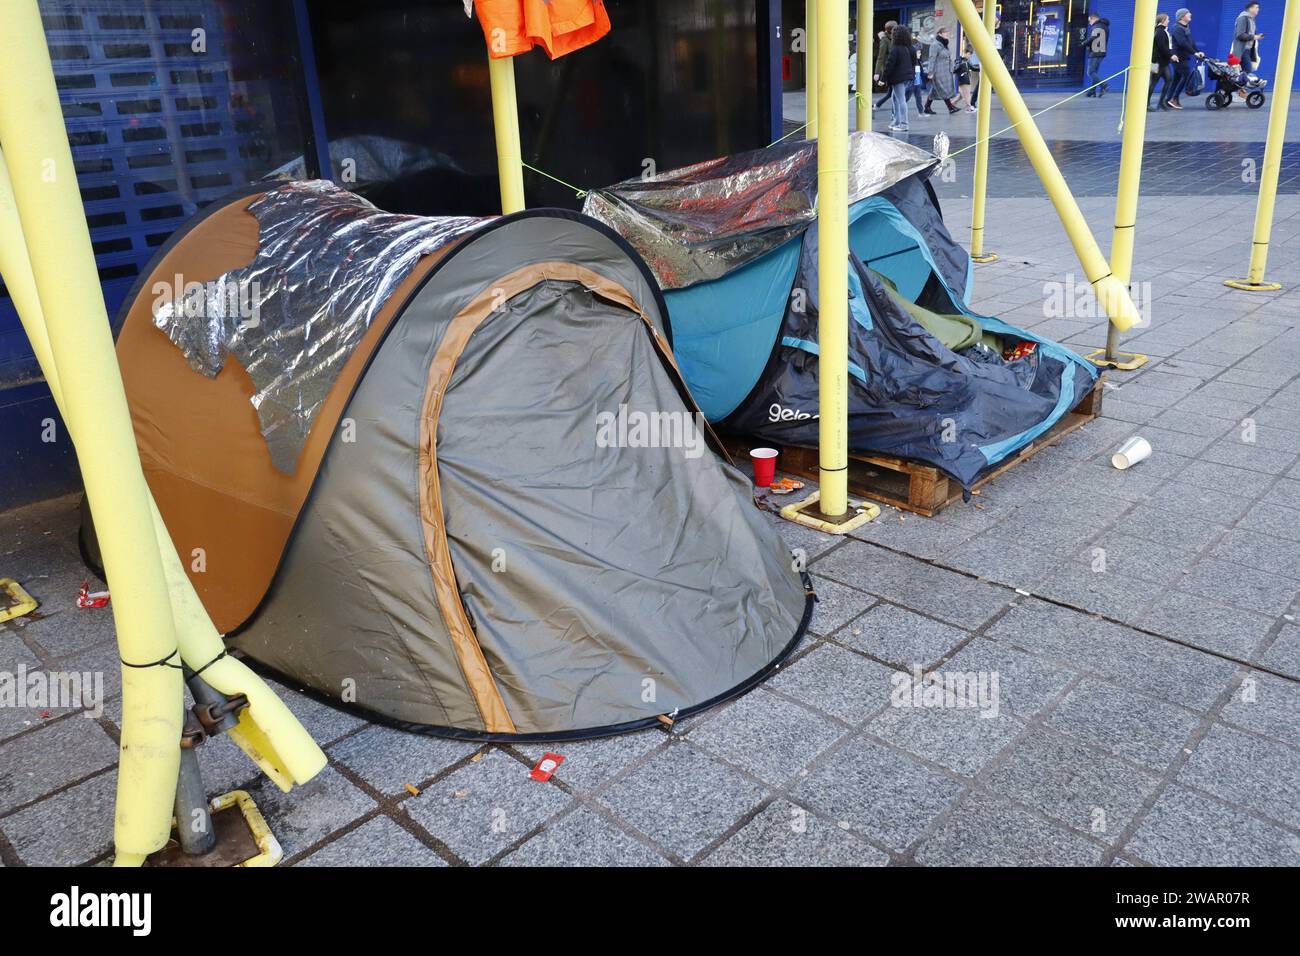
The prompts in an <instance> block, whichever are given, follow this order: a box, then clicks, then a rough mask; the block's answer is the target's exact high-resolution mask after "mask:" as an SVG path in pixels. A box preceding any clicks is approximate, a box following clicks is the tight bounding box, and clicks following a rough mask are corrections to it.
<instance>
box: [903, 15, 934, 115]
mask: <svg viewBox="0 0 1300 956" xmlns="http://www.w3.org/2000/svg"><path fill="white" fill-rule="evenodd" d="M910 32H911V31H909V35H910ZM912 62H913V63H914V64H915V73H914V74H913V77H914V80H913V83H912V95H913V96H914V97H915V98H916V109H917V111H918V112H919V113H920V114H921V115H922V116H925V115H926V114H927V113H928V114H929V115H930V116H933V115H934V110H927V109H926V108H925V87H926V84H927V83H929V81H930V78H929V76H928V75H926V72H925V56H924V55H923V52H922V47H921V41H920V40H919V39H918V38H916V37H912Z"/></svg>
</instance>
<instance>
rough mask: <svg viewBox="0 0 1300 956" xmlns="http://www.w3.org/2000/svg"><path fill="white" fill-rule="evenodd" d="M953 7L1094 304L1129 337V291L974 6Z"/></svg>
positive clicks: (964, 0) (959, 3)
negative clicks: (1048, 201) (1071, 249)
mask: <svg viewBox="0 0 1300 956" xmlns="http://www.w3.org/2000/svg"><path fill="white" fill-rule="evenodd" d="M990 2H991V0H990ZM953 7H954V9H955V10H956V11H957V17H958V19H960V20H961V25H962V29H963V30H964V31H965V32H966V36H967V38H968V39H969V40H970V41H971V46H972V47H974V49H975V52H976V54H977V55H978V56H979V58H980V71H981V79H983V75H984V74H988V77H989V81H990V82H991V83H992V85H993V89H994V90H996V91H997V94H998V100H999V101H1000V102H1001V103H1002V107H1003V109H1005V110H1006V113H1007V116H1008V117H1009V118H1010V119H1011V122H1012V123H1013V124H1014V125H1015V128H1016V133H1017V134H1018V135H1019V137H1020V143H1021V145H1022V146H1023V147H1024V150H1025V153H1026V155H1027V156H1028V157H1029V162H1030V164H1031V165H1032V166H1033V167H1034V171H1035V172H1037V173H1038V178H1039V179H1040V180H1042V183H1043V188H1044V189H1046V190H1047V195H1048V198H1050V199H1051V201H1052V205H1053V206H1054V207H1055V208H1056V214H1057V215H1058V216H1059V217H1060V219H1061V224H1062V225H1063V226H1064V227H1065V231H1066V234H1067V235H1068V236H1069V237H1070V243H1071V245H1073V246H1074V252H1075V255H1077V256H1078V257H1079V263H1080V265H1082V266H1083V271H1084V274H1085V275H1086V276H1087V278H1088V281H1089V282H1090V283H1091V284H1092V289H1093V293H1094V294H1095V295H1096V297H1097V303H1098V304H1099V305H1100V306H1101V307H1102V309H1104V310H1105V312H1106V314H1107V315H1108V316H1109V317H1110V320H1111V322H1113V323H1114V324H1115V325H1116V326H1117V327H1118V328H1119V330H1120V331H1121V332H1123V331H1127V330H1128V329H1130V328H1132V327H1133V326H1134V325H1135V324H1137V321H1138V319H1139V316H1138V311H1137V308H1136V307H1135V306H1134V305H1133V299H1132V298H1131V297H1130V296H1129V293H1128V288H1127V286H1126V285H1125V284H1124V283H1122V282H1120V281H1119V280H1118V279H1116V278H1115V277H1114V276H1113V275H1111V271H1110V265H1109V264H1108V263H1107V262H1106V258H1105V256H1103V255H1102V254H1101V249H1100V248H1099V247H1098V245H1097V240H1096V239H1095V238H1093V235H1092V232H1091V230H1090V229H1089V228H1088V223H1087V221H1086V220H1085V219H1084V218H1083V213H1082V211H1080V209H1079V204H1078V203H1077V202H1075V200H1074V196H1073V195H1072V194H1071V192H1070V187H1069V186H1067V185H1066V183H1065V177H1063V176H1062V175H1061V170H1060V169H1059V168H1058V167H1057V165H1056V161H1055V160H1054V159H1053V158H1052V153H1051V151H1050V150H1049V149H1048V148H1047V143H1046V142H1044V141H1043V135H1042V133H1040V132H1039V131H1038V127H1037V126H1036V125H1035V124H1034V120H1033V117H1032V116H1030V115H1029V108H1028V107H1027V106H1026V105H1025V101H1024V99H1023V98H1021V96H1020V91H1019V90H1017V89H1016V85H1015V82H1014V81H1013V80H1012V79H1011V74H1010V73H1008V72H1007V67H1006V64H1005V63H1003V62H1002V58H1001V57H1000V56H998V52H997V50H996V49H995V48H994V46H993V38H992V37H991V36H990V35H989V34H988V32H987V31H986V30H985V29H984V24H983V23H982V21H981V18H980V15H979V12H978V11H977V10H976V9H975V5H974V4H973V3H972V2H971V0H953Z"/></svg>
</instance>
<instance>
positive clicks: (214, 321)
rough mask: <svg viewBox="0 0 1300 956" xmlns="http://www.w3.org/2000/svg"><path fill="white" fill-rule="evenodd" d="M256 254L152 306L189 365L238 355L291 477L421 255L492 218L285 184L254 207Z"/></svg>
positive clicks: (218, 363)
mask: <svg viewBox="0 0 1300 956" xmlns="http://www.w3.org/2000/svg"><path fill="white" fill-rule="evenodd" d="M248 211H249V212H250V213H252V214H253V215H254V216H255V217H256V218H257V222H258V226H259V228H260V231H261V232H260V238H259V242H258V249H257V256H256V258H254V260H253V262H252V263H251V264H250V265H249V266H247V267H245V268H242V269H235V270H232V271H231V272H227V273H226V274H225V275H222V276H220V277H219V278H217V279H216V280H214V281H212V282H208V283H206V284H198V283H194V284H193V285H191V286H189V287H187V288H186V289H185V290H184V291H183V293H182V294H181V296H180V298H179V299H176V300H175V301H167V302H163V303H161V304H160V305H159V306H157V307H156V308H155V309H154V324H155V325H156V326H157V327H158V328H159V329H161V330H162V331H163V332H165V333H166V334H167V337H168V338H169V339H171V341H172V342H173V343H174V344H175V345H176V347H177V348H179V349H180V350H181V352H182V353H183V354H184V355H185V358H186V360H187V361H188V362H189V364H190V367H191V368H193V369H194V370H195V371H196V372H200V373H201V374H203V375H206V376H208V377H209V378H215V377H216V376H217V374H218V373H219V372H220V371H221V369H222V368H223V367H224V366H225V364H226V357H227V356H229V355H233V356H234V357H235V358H236V359H237V360H238V362H239V364H240V365H241V366H242V367H243V369H244V370H245V371H246V372H247V373H248V375H249V377H250V378H252V380H253V387H254V389H255V391H254V394H253V396H252V399H251V401H252V404H253V406H254V407H255V408H256V409H257V416H258V420H259V422H260V423H261V429H262V437H263V438H265V439H266V444H267V448H268V449H269V450H270V453H271V461H272V462H273V463H274V465H275V467H276V468H278V469H279V470H280V471H282V472H284V473H286V474H292V473H293V471H294V469H295V467H296V465H297V461H298V455H299V454H300V453H301V451H302V448H303V445H304V443H305V442H306V440H307V435H308V433H309V432H310V431H311V426H312V423H313V422H314V421H315V419H316V414H317V413H318V412H319V411H320V408H321V405H322V404H324V402H325V398H326V397H327V396H328V395H329V393H330V389H331V388H333V386H334V382H335V380H336V379H337V378H338V375H339V372H340V371H341V370H342V368H343V366H344V364H345V363H346V362H347V360H348V358H349V357H350V356H351V355H352V351H353V349H355V348H356V346H357V344H358V343H359V342H360V341H361V338H362V336H364V335H365V333H366V330H367V329H368V328H369V327H370V323H371V321H372V320H373V319H374V317H375V315H376V314H377V313H378V312H379V310H380V309H381V308H383V305H384V303H385V302H386V301H387V300H388V297H389V296H390V295H391V294H392V292H393V290H394V289H396V288H397V287H398V286H399V285H400V284H401V283H402V281H403V280H404V279H405V278H406V277H407V276H408V275H410V273H411V270H412V269H413V268H415V265H416V263H417V262H418V261H419V260H420V257H421V256H425V255H428V254H429V253H432V252H435V251H437V250H438V249H440V248H442V247H443V246H445V245H447V244H448V243H449V242H452V241H453V240H455V239H456V238H457V237H459V236H462V235H464V234H465V233H467V232H472V231H474V230H475V229H478V228H479V227H481V226H482V225H483V224H484V223H486V222H488V221H489V220H487V219H478V218H469V217H459V216H458V217H445V218H426V217H423V216H401V215H396V214H394V213H387V212H383V211H381V210H379V209H377V208H375V206H373V205H372V204H371V203H369V202H367V201H366V200H364V199H362V198H361V197H360V196H357V195H354V194H353V193H350V192H347V191H346V190H343V189H340V188H338V187H337V186H335V185H334V184H333V183H329V182H325V181H323V180H310V181H307V182H297V183H286V184H285V185H283V186H280V187H278V188H276V189H274V190H272V191H270V192H268V193H266V194H264V195H263V196H261V197H259V198H258V199H256V200H254V201H253V202H252V203H251V204H250V205H249V207H248Z"/></svg>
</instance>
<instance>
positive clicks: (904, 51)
mask: <svg viewBox="0 0 1300 956" xmlns="http://www.w3.org/2000/svg"><path fill="white" fill-rule="evenodd" d="M880 78H881V80H883V81H884V83H885V85H886V86H888V87H889V96H890V99H891V100H892V101H893V106H894V121H893V122H892V123H890V124H889V128H890V129H891V130H893V131H894V132H895V133H906V132H907V92H908V90H910V89H911V88H912V85H913V84H914V83H915V82H916V57H915V54H913V53H912V31H911V30H909V29H908V28H907V27H904V26H896V27H894V32H893V36H892V37H891V40H890V47H889V53H888V54H887V55H886V57H885V62H884V65H883V66H882V67H881V68H880Z"/></svg>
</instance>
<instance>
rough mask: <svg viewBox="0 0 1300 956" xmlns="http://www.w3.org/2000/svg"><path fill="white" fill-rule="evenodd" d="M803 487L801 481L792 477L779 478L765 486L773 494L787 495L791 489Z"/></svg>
mask: <svg viewBox="0 0 1300 956" xmlns="http://www.w3.org/2000/svg"><path fill="white" fill-rule="evenodd" d="M802 487H803V482H802V481H795V480H794V479H793V478H781V479H779V480H777V481H774V482H772V483H771V484H770V485H768V486H767V490H768V491H770V492H772V494H774V495H788V494H789V493H790V492H792V491H798V490H799V489H800V488H802Z"/></svg>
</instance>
